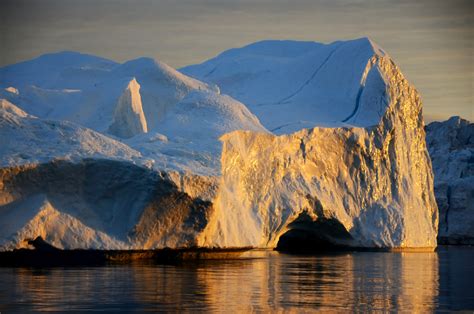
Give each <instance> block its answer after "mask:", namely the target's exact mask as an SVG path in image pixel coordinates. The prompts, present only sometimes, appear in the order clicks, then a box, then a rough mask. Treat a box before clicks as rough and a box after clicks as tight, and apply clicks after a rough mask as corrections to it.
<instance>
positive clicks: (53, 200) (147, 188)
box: [0, 159, 212, 250]
mask: <svg viewBox="0 0 474 314" xmlns="http://www.w3.org/2000/svg"><path fill="white" fill-rule="evenodd" d="M0 178H1V179H2V191H1V193H0V227H1V228H0V230H1V231H0V248H1V250H11V249H14V248H20V247H27V246H28V243H27V241H26V240H28V239H35V238H36V237H38V236H41V237H42V238H43V239H44V240H45V241H46V242H48V243H50V244H52V245H54V246H56V247H58V248H61V249H75V248H85V249H154V248H164V247H189V246H195V245H196V238H197V236H198V235H199V234H200V233H201V232H202V230H203V228H204V227H205V226H206V225H207V223H208V218H209V216H210V214H211V212H212V204H211V203H210V202H208V201H204V200H202V199H200V198H197V197H190V196H189V195H188V194H186V193H184V192H181V191H180V190H179V189H178V187H177V186H176V185H175V184H174V183H173V182H172V181H171V180H170V179H169V177H167V176H166V174H163V173H159V172H156V171H152V170H150V169H146V168H143V167H138V166H136V165H133V164H131V163H129V162H123V161H112V160H93V159H89V160H87V159H85V160H83V161H81V162H68V161H55V162H50V163H44V164H39V165H24V166H17V167H6V168H2V169H0Z"/></svg>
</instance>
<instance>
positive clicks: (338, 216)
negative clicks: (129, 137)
mask: <svg viewBox="0 0 474 314" xmlns="http://www.w3.org/2000/svg"><path fill="white" fill-rule="evenodd" d="M367 67H369V68H370V69H369V74H368V77H367V81H366V82H365V85H364V89H368V90H371V91H370V92H367V95H365V96H364V94H362V95H361V103H360V105H359V108H358V109H357V110H366V111H367V109H363V108H365V107H366V108H369V109H370V108H372V109H373V108H375V109H376V111H375V112H374V113H373V115H377V114H379V115H380V116H379V119H378V120H379V122H378V123H376V125H374V126H372V127H350V126H348V125H341V126H339V127H333V128H323V127H316V128H313V129H303V130H301V131H299V132H296V133H293V134H290V135H282V136H275V135H269V134H259V133H254V132H249V131H235V132H232V133H229V134H226V135H224V136H223V137H222V141H223V153H222V160H221V161H222V179H221V180H222V181H221V186H220V190H219V191H218V195H217V197H216V200H215V207H216V211H215V216H214V217H213V218H212V219H211V221H210V225H209V226H208V228H207V230H206V231H205V233H204V234H203V236H202V237H201V244H203V245H210V246H221V247H233V246H256V247H275V246H276V244H277V242H278V240H279V238H280V236H281V235H282V234H284V233H285V232H286V231H287V230H288V225H289V224H290V223H291V222H293V221H295V219H297V217H298V216H300V214H301V213H303V212H305V214H306V216H309V217H311V219H312V220H313V221H315V222H317V221H318V220H328V219H330V220H333V221H337V222H338V223H340V224H342V226H343V227H344V228H345V229H346V231H347V232H348V233H349V234H350V236H349V237H341V238H337V237H329V238H328V239H327V240H329V241H331V242H333V243H335V244H343V245H350V246H360V247H377V248H434V247H436V235H437V227H438V212H437V205H436V202H435V198H434V193H433V173H432V169H431V161H430V158H429V155H428V151H427V149H426V143H425V132H424V122H423V118H422V106H421V100H420V97H419V95H418V93H417V91H416V90H415V89H414V88H413V87H412V86H411V85H410V84H409V83H408V82H407V81H406V80H405V78H404V77H403V75H402V74H401V73H400V71H399V69H398V68H397V67H396V66H395V64H394V63H393V62H392V60H391V59H390V58H389V57H386V56H381V55H377V54H376V55H374V57H373V58H372V59H371V60H370V61H369V63H368V65H367ZM370 73H372V74H373V75H371V74H370ZM371 81H373V82H371ZM381 82H385V83H384V84H381ZM381 87H382V88H381ZM377 95H379V97H378V96H377ZM374 102H375V103H374ZM357 110H356V112H355V114H354V115H353V117H352V119H358V118H359V117H361V118H362V117H365V116H364V111H357ZM371 119H373V117H371ZM347 123H348V124H350V123H351V121H350V120H349V121H347Z"/></svg>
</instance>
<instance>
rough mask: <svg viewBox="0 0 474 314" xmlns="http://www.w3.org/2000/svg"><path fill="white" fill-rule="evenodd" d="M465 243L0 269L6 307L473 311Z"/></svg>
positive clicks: (473, 257)
mask: <svg viewBox="0 0 474 314" xmlns="http://www.w3.org/2000/svg"><path fill="white" fill-rule="evenodd" d="M473 261H474V248H449V249H441V250H440V251H439V252H437V253H373V252H372V253H368V252H357V253H341V254H330V255H317V256H294V255H285V254H279V253H277V252H271V251H260V252H258V251H257V252H255V251H254V252H251V253H249V254H247V256H246V257H245V258H242V259H238V260H226V261H207V262H201V263H185V264H181V265H152V264H136V265H127V266H106V267H87V268H49V269H32V268H0V312H6V313H7V312H8V311H9V310H20V311H21V310H51V311H54V310H56V311H60V310H85V309H104V310H109V311H117V310H120V309H121V310H127V311H130V310H132V309H133V310H139V311H140V310H174V311H181V310H216V311H228V310H232V311H239V312H240V311H245V312H248V311H279V310H290V309H295V308H298V309H307V310H312V309H314V310H352V311H353V310H357V311H367V310H382V309H385V310H403V311H410V312H414V311H415V312H428V311H434V310H440V309H441V310H443V309H447V310H450V309H454V310H459V309H474V290H473V285H472V280H473V279H474V265H473V264H474V263H473Z"/></svg>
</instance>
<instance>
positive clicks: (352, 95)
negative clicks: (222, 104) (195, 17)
mask: <svg viewBox="0 0 474 314" xmlns="http://www.w3.org/2000/svg"><path fill="white" fill-rule="evenodd" d="M384 55H385V52H384V51H383V50H382V49H380V48H379V47H378V46H377V45H376V44H374V43H373V42H371V41H370V40H369V39H367V38H361V39H357V40H352V41H345V42H341V41H339V42H334V43H332V44H329V45H323V44H319V43H314V42H295V41H261V42H257V43H253V44H251V45H248V46H245V47H242V48H238V49H231V50H228V51H225V52H223V53H221V54H220V55H219V56H217V57H215V58H213V59H211V60H208V61H206V62H204V63H202V64H199V65H192V66H188V67H185V68H183V69H181V71H182V72H183V73H186V74H188V75H190V76H193V77H196V78H198V79H201V80H204V81H207V82H211V83H215V84H217V85H218V86H219V87H220V88H221V90H222V92H223V93H225V94H228V95H230V96H232V97H234V98H235V99H238V100H240V101H242V102H243V103H245V104H246V105H247V106H248V107H249V109H250V110H251V111H252V112H253V113H255V114H256V115H257V117H258V118H259V119H260V121H262V123H263V125H264V126H265V127H267V128H268V129H269V130H271V131H273V132H275V133H276V134H287V133H292V132H294V131H297V130H300V129H301V128H308V127H314V126H315V125H334V124H340V123H341V122H342V123H344V122H345V123H347V124H351V125H355V126H369V125H376V124H378V122H379V120H380V118H381V116H382V115H383V113H384V109H385V107H386V105H387V103H386V96H385V95H384V93H383V92H384V91H385V84H384V82H383V79H384V78H383V76H382V75H381V74H380V73H379V71H378V68H377V67H373V64H374V62H375V59H374V58H373V57H374V56H384ZM366 87H368V88H366ZM366 104H367V106H365V105H366Z"/></svg>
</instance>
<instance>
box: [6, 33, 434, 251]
mask: <svg viewBox="0 0 474 314" xmlns="http://www.w3.org/2000/svg"><path fill="white" fill-rule="evenodd" d="M183 73H184V74H183ZM43 76H44V78H45V79H41V78H42V77H43ZM193 77H194V78H193ZM0 89H1V90H0V96H1V97H2V98H5V99H6V100H3V101H2V107H1V108H0V135H1V137H0V142H1V143H0V144H1V145H0V165H1V167H2V168H1V169H0V180H1V182H0V184H1V185H0V187H1V190H0V221H2V228H0V230H1V231H0V248H1V249H3V250H8V249H12V248H17V247H23V246H26V245H27V243H26V242H25V240H26V239H29V238H34V237H36V236H42V237H43V238H44V239H45V240H46V241H47V242H50V243H52V244H53V245H55V246H58V247H60V248H101V249H112V248H123V249H129V248H145V249H152V248H162V247H173V248H178V247H190V246H206V247H220V248H225V247H248V246H252V247H270V248H273V247H277V246H278V247H279V248H281V249H291V248H292V247H294V246H297V245H299V244H301V243H304V244H305V245H309V246H312V247H315V248H317V247H321V246H326V245H336V246H350V247H364V248H386V249H398V248H417V249H420V248H428V249H433V248H434V247H436V235H437V227H438V214H437V206H436V202H435V199H434V193H433V174H432V170H431V161H430V158H429V156H428V152H427V149H426V143H425V133H424V123H423V117H422V108H421V100H420V97H419V95H418V93H417V92H416V90H415V89H414V88H413V87H412V86H411V85H410V84H409V83H408V82H407V81H406V79H405V78H404V77H403V75H402V74H401V72H400V70H399V69H398V67H397V66H396V65H395V64H394V62H393V61H392V59H391V58H390V57H389V56H388V55H387V54H386V53H385V52H384V51H383V50H382V49H381V48H379V47H378V46H377V45H375V44H374V43H372V42H371V41H370V40H368V39H366V38H364V39H359V40H353V41H347V42H335V43H332V44H328V45H324V44H319V43H313V42H294V41H264V42H259V43H255V44H252V45H249V46H246V47H243V48H239V49H231V50H229V51H226V52H224V53H222V54H221V55H219V56H217V57H216V58H214V59H211V60H209V61H207V62H204V63H203V64H200V65H195V66H190V67H187V68H184V69H182V73H180V72H178V71H176V70H174V69H172V68H170V67H169V66H167V65H165V64H163V63H161V62H158V61H155V60H152V59H149V58H140V59H136V60H132V61H129V62H126V63H124V64H118V63H115V62H113V61H109V60H105V59H102V58H98V57H93V56H88V55H83V54H78V53H72V52H63V53H58V54H50V55H45V56H41V57H39V58H37V59H34V60H31V61H27V62H24V63H20V64H16V65H11V66H8V67H5V68H2V69H0ZM221 92H222V93H221ZM15 217H20V218H19V219H16V218H15Z"/></svg>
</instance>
